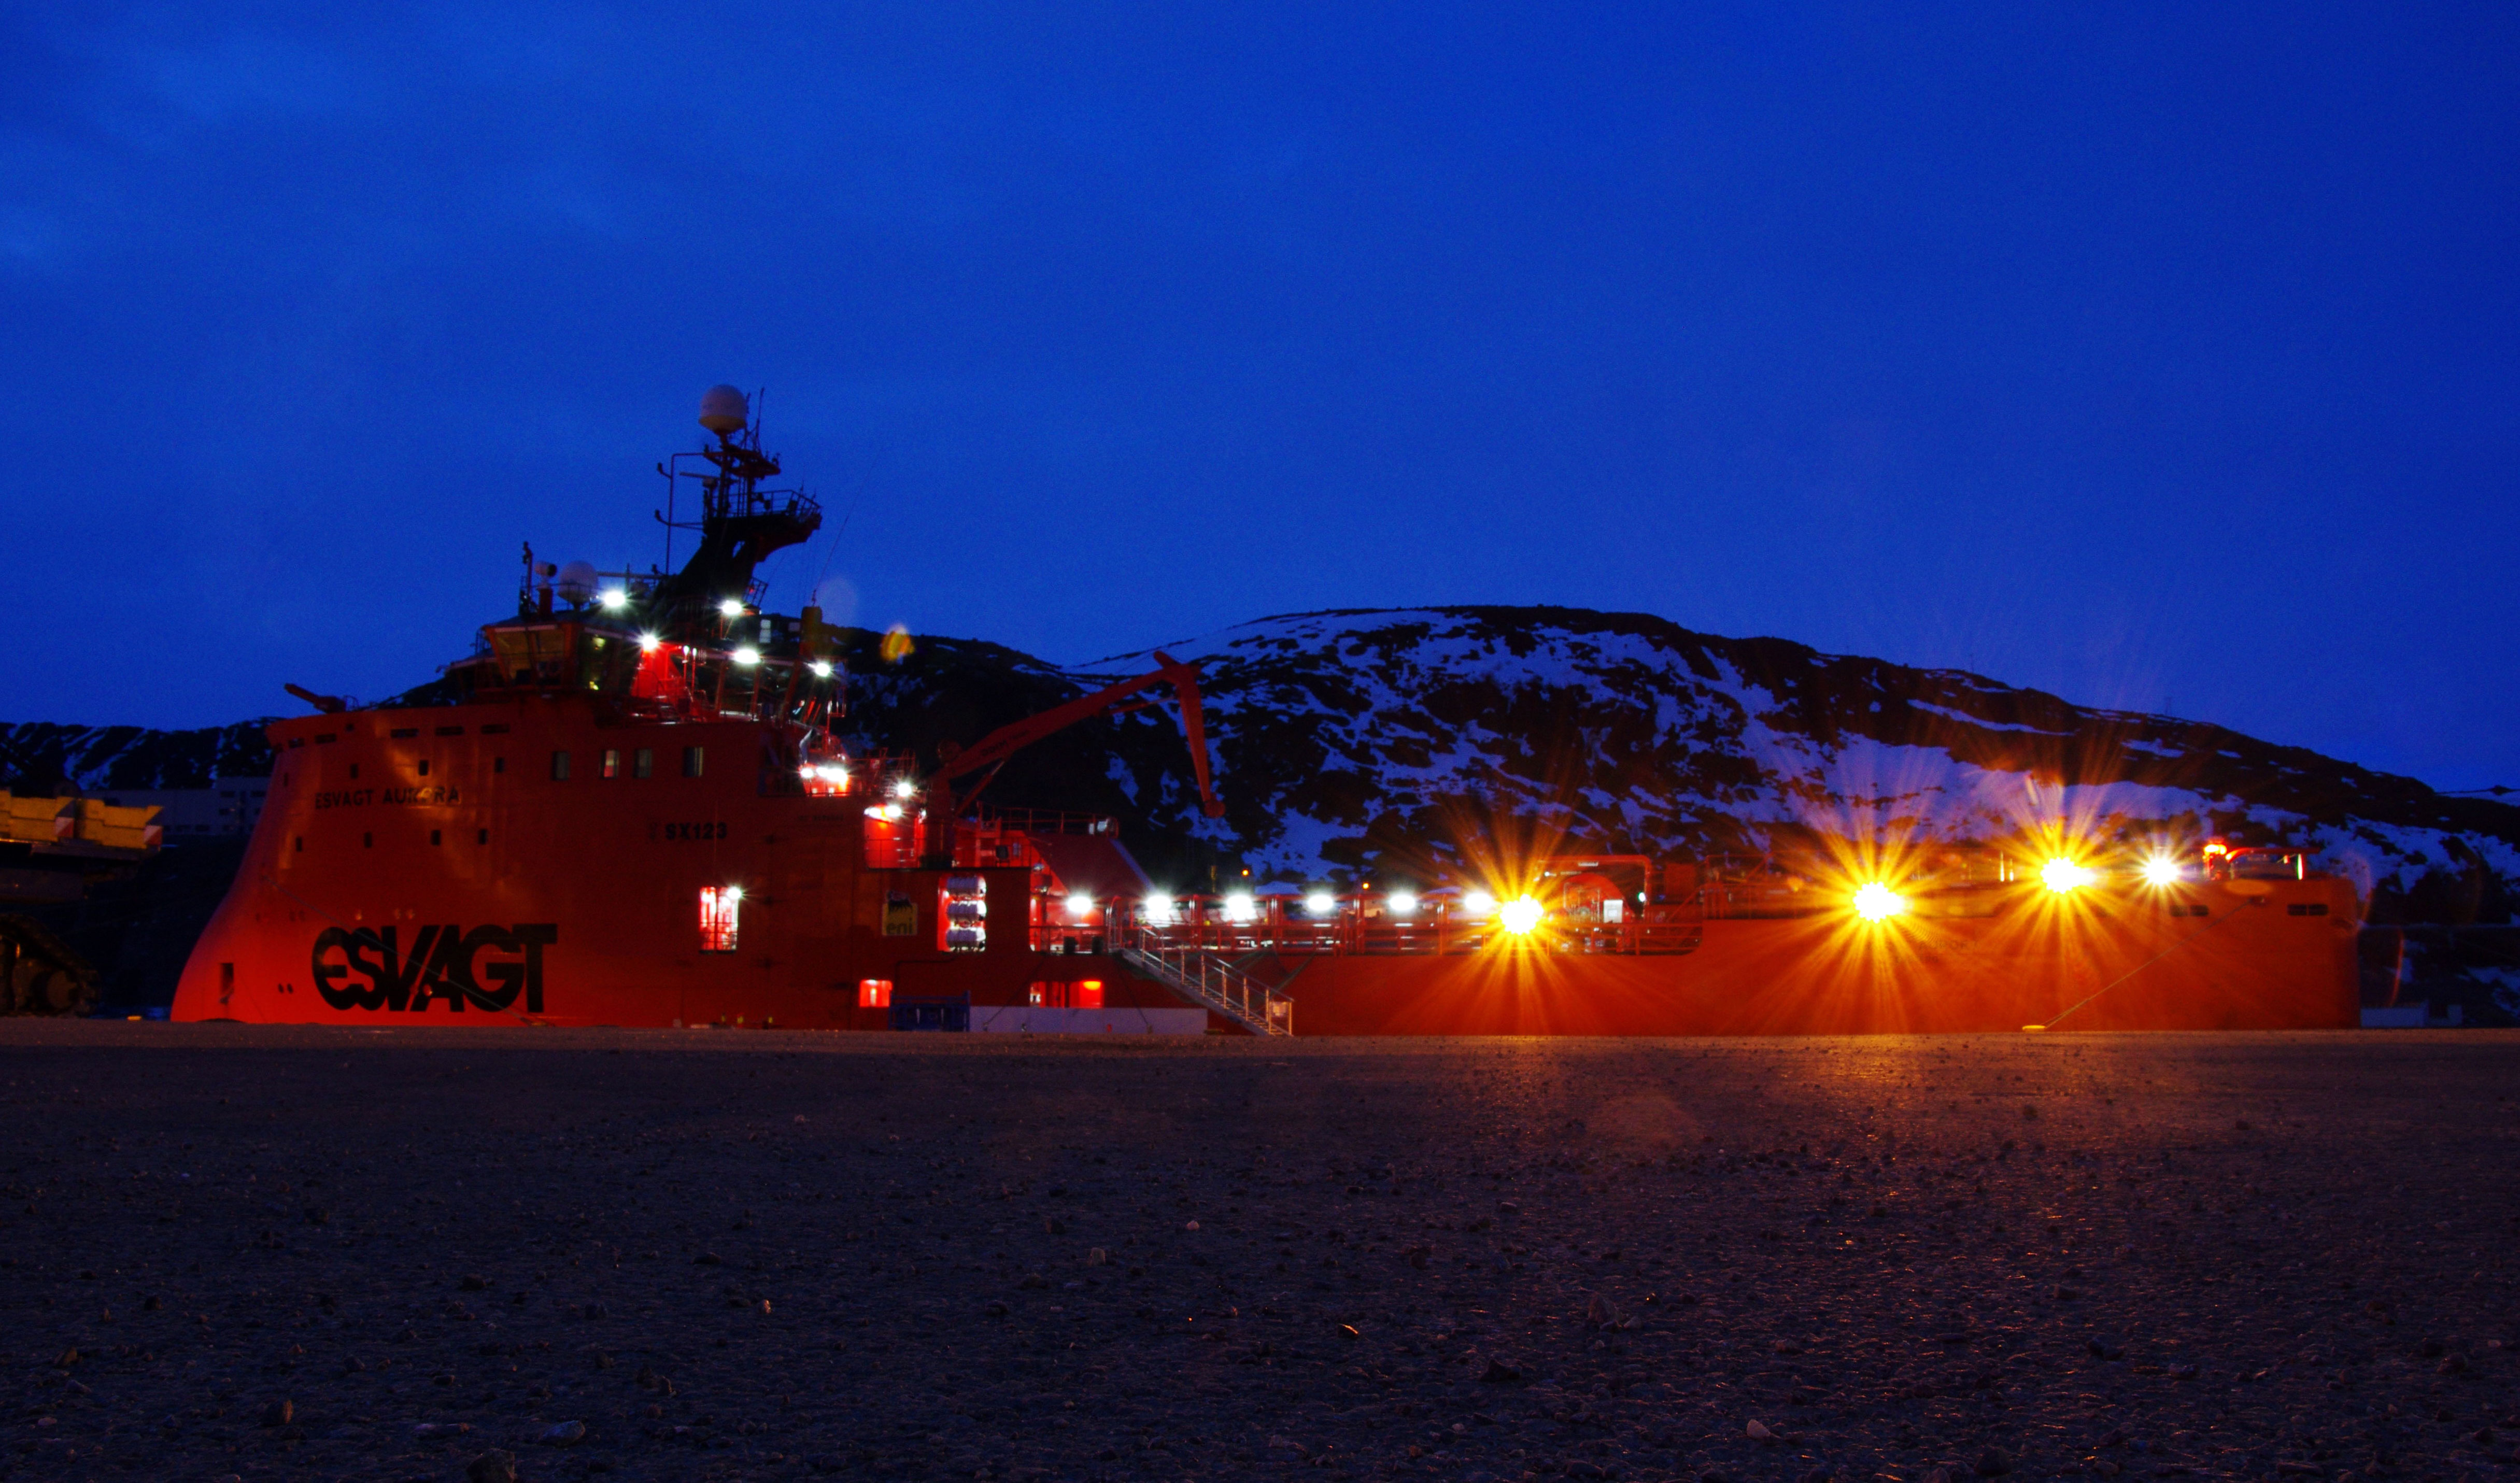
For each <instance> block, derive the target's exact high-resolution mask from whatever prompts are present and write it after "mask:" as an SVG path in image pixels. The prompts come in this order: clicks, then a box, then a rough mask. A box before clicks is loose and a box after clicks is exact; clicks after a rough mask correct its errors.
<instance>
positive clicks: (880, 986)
mask: <svg viewBox="0 0 2520 1483" xmlns="http://www.w3.org/2000/svg"><path fill="white" fill-rule="evenodd" d="M858 1008H859V1009H861V1010H889V1009H891V1008H892V980H891V979H889V978H861V979H859V980H858Z"/></svg>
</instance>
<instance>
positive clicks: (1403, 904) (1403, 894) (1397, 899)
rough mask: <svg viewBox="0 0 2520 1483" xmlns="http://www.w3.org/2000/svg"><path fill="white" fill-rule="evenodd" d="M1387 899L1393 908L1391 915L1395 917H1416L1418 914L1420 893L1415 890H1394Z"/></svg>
mask: <svg viewBox="0 0 2520 1483" xmlns="http://www.w3.org/2000/svg"><path fill="white" fill-rule="evenodd" d="M1385 900H1386V902H1387V904H1388V905H1389V906H1390V908H1391V915H1392V916H1394V917H1415V916H1417V915H1418V893H1417V892H1415V891H1393V892H1392V893H1391V894H1390V896H1388V897H1387V898H1385Z"/></svg>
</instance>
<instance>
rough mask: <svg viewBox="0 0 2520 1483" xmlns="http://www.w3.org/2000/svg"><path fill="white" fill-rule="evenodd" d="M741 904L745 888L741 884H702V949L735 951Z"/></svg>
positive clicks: (713, 951) (706, 950)
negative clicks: (737, 919) (737, 914)
mask: <svg viewBox="0 0 2520 1483" xmlns="http://www.w3.org/2000/svg"><path fill="white" fill-rule="evenodd" d="M742 905H743V887H742V886H740V885H704V886H701V887H700V951H701V952H703V953H732V952H734V951H735V917H736V913H737V912H738V911H739V910H740V909H741V908H742Z"/></svg>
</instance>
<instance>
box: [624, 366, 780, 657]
mask: <svg viewBox="0 0 2520 1483" xmlns="http://www.w3.org/2000/svg"><path fill="white" fill-rule="evenodd" d="M699 422H700V426H701V427H705V428H707V429H708V430H709V431H711V432H713V433H715V434H716V435H717V442H716V444H715V445H714V446H710V447H703V448H700V449H698V450H697V451H696V452H690V453H677V454H675V455H674V456H673V457H672V458H670V459H668V460H666V461H665V462H664V463H661V464H658V465H657V466H656V472H658V473H661V474H663V475H664V476H665V484H666V488H665V509H664V510H662V511H659V512H658V513H657V515H656V519H657V521H658V522H659V523H661V524H663V525H664V526H665V527H666V528H667V530H668V531H669V532H670V531H673V530H697V531H698V532H699V538H700V544H699V549H698V550H697V551H696V552H694V553H692V557H691V560H689V561H688V562H684V563H683V566H682V569H681V570H679V571H677V572H675V573H674V574H673V575H671V576H669V577H666V578H665V579H664V580H663V581H661V582H658V583H657V584H656V588H655V591H654V592H653V593H652V595H651V597H650V599H649V604H650V611H651V613H652V615H653V617H654V619H655V620H656V622H657V623H658V624H659V626H660V628H661V630H662V631H663V632H664V633H666V634H668V635H670V636H673V637H675V638H677V639H681V640H683V641H685V642H694V641H702V640H705V639H707V638H712V637H714V636H715V635H716V633H717V632H718V630H719V628H720V626H721V624H722V620H723V617H724V615H725V613H726V612H727V611H728V607H727V605H729V604H734V605H736V607H737V608H738V609H739V610H740V609H741V608H742V607H751V606H753V605H754V604H755V603H756V602H757V601H758V599H759V592H758V589H757V584H756V583H755V582H754V580H753V575H752V574H753V571H754V569H755V568H757V567H758V566H759V565H760V564H761V563H762V562H764V561H767V560H768V559H769V558H770V556H771V555H772V554H773V553H775V552H778V551H781V550H784V549H785V548H787V547H789V546H794V545H797V544H799V543H801V542H803V541H805V540H807V539H808V538H810V537H811V536H812V535H813V534H814V532H815V531H817V530H819V529H821V528H822V524H823V512H822V508H821V507H820V506H819V505H817V504H816V503H815V501H814V500H813V498H812V497H811V496H809V495H807V494H805V493H804V492H803V491H801V490H796V489H764V488H762V487H761V484H762V481H763V480H764V479H772V478H777V477H778V476H779V460H778V459H777V458H775V457H773V456H771V455H769V454H766V453H764V452H762V451H761V426H760V424H759V422H758V421H757V420H755V419H754V418H753V416H752V410H751V403H750V402H749V401H748V400H747V399H746V398H745V396H744V394H743V393H742V391H740V390H738V389H736V388H735V387H733V386H711V387H710V388H709V389H708V391H707V393H706V394H704V395H703V396H701V398H700V417H699ZM686 460H697V461H701V462H703V463H705V464H706V466H707V467H705V468H697V469H687V468H685V467H684V462H685V461H686ZM685 479H695V480H697V481H698V483H699V486H700V490H699V494H700V517H699V518H698V520H697V521H688V522H687V521H683V520H679V519H677V518H676V517H675V515H674V508H675V505H676V495H677V492H678V491H679V490H680V488H681V486H682V481H683V480H685ZM667 539H668V541H669V542H670V540H671V536H670V534H669V535H668V537H667ZM670 550H671V548H670V546H668V551H669V553H670Z"/></svg>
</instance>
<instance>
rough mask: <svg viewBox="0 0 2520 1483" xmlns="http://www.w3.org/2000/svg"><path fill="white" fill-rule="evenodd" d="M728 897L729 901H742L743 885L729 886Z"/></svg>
mask: <svg viewBox="0 0 2520 1483" xmlns="http://www.w3.org/2000/svg"><path fill="white" fill-rule="evenodd" d="M726 899H727V900H729V901H742V899H743V887H742V886H740V885H730V886H728V887H727V888H726Z"/></svg>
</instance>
